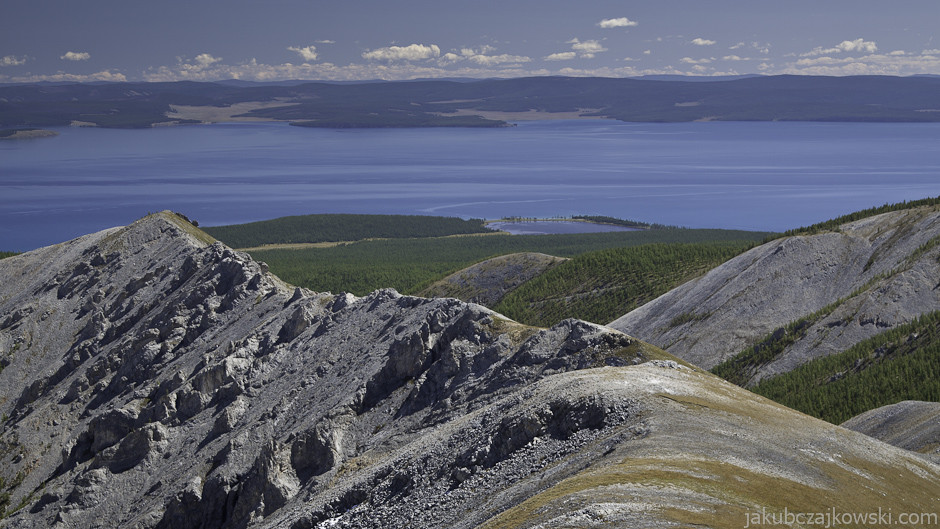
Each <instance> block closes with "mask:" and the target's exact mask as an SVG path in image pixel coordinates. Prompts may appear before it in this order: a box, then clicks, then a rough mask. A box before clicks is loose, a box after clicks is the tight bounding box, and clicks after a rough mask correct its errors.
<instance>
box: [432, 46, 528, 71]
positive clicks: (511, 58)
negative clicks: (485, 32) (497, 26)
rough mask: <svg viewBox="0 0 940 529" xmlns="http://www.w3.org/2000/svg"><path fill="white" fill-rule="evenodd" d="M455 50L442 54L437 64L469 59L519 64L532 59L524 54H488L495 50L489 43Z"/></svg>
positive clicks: (485, 63)
mask: <svg viewBox="0 0 940 529" xmlns="http://www.w3.org/2000/svg"><path fill="white" fill-rule="evenodd" d="M456 51H458V50H454V51H450V52H447V53H445V54H444V55H442V56H441V57H440V58H439V59H438V60H437V64H439V65H441V66H450V65H452V64H456V63H458V62H461V61H469V62H472V63H474V64H479V65H481V66H498V65H505V64H520V63H525V62H530V61H531V60H532V58H531V57H526V56H525V55H511V54H509V53H503V54H500V55H489V53H490V52H493V51H496V48H495V47H493V46H490V45H483V46H480V47H479V48H476V49H474V48H461V49H460V50H459V53H455V52H456Z"/></svg>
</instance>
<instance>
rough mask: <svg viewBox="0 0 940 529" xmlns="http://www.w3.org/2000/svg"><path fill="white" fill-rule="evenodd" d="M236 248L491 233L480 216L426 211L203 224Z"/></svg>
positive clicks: (292, 217)
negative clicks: (443, 215)
mask: <svg viewBox="0 0 940 529" xmlns="http://www.w3.org/2000/svg"><path fill="white" fill-rule="evenodd" d="M203 231H205V232H206V233H208V234H209V235H212V236H213V237H215V238H216V239H218V240H220V241H222V242H224V243H225V244H227V245H229V246H231V247H233V248H249V247H252V246H261V245H264V244H290V243H317V242H336V241H357V240H360V239H366V238H407V237H441V236H445V235H456V234H466V233H490V232H491V230H489V229H487V228H486V227H485V226H484V225H483V221H482V220H480V219H470V220H463V219H460V218H457V217H431V216H424V215H351V214H323V215H297V216H291V217H281V218H277V219H272V220H263V221H259V222H250V223H247V224H233V225H230V226H216V227H211V228H203Z"/></svg>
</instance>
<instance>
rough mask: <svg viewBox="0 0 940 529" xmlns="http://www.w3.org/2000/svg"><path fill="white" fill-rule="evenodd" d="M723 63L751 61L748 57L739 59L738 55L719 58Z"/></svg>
mask: <svg viewBox="0 0 940 529" xmlns="http://www.w3.org/2000/svg"><path fill="white" fill-rule="evenodd" d="M721 60H723V61H750V60H753V59H751V58H750V57H740V56H738V55H725V56H724V57H722V58H721Z"/></svg>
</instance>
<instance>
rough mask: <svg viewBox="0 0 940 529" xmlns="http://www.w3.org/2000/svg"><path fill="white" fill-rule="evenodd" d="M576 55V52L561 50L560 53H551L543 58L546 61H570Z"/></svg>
mask: <svg viewBox="0 0 940 529" xmlns="http://www.w3.org/2000/svg"><path fill="white" fill-rule="evenodd" d="M577 56H578V54H577V52H573V51H563V52H561V53H553V54H551V55H549V56H547V57H545V60H546V61H570V60H571V59H574V58H575V57H577Z"/></svg>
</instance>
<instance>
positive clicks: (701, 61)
mask: <svg viewBox="0 0 940 529" xmlns="http://www.w3.org/2000/svg"><path fill="white" fill-rule="evenodd" d="M714 60H715V58H714V57H711V58H708V59H693V58H692V57H683V58H681V59H679V62H682V63H685V64H708V63H711V62H713V61H714Z"/></svg>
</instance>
